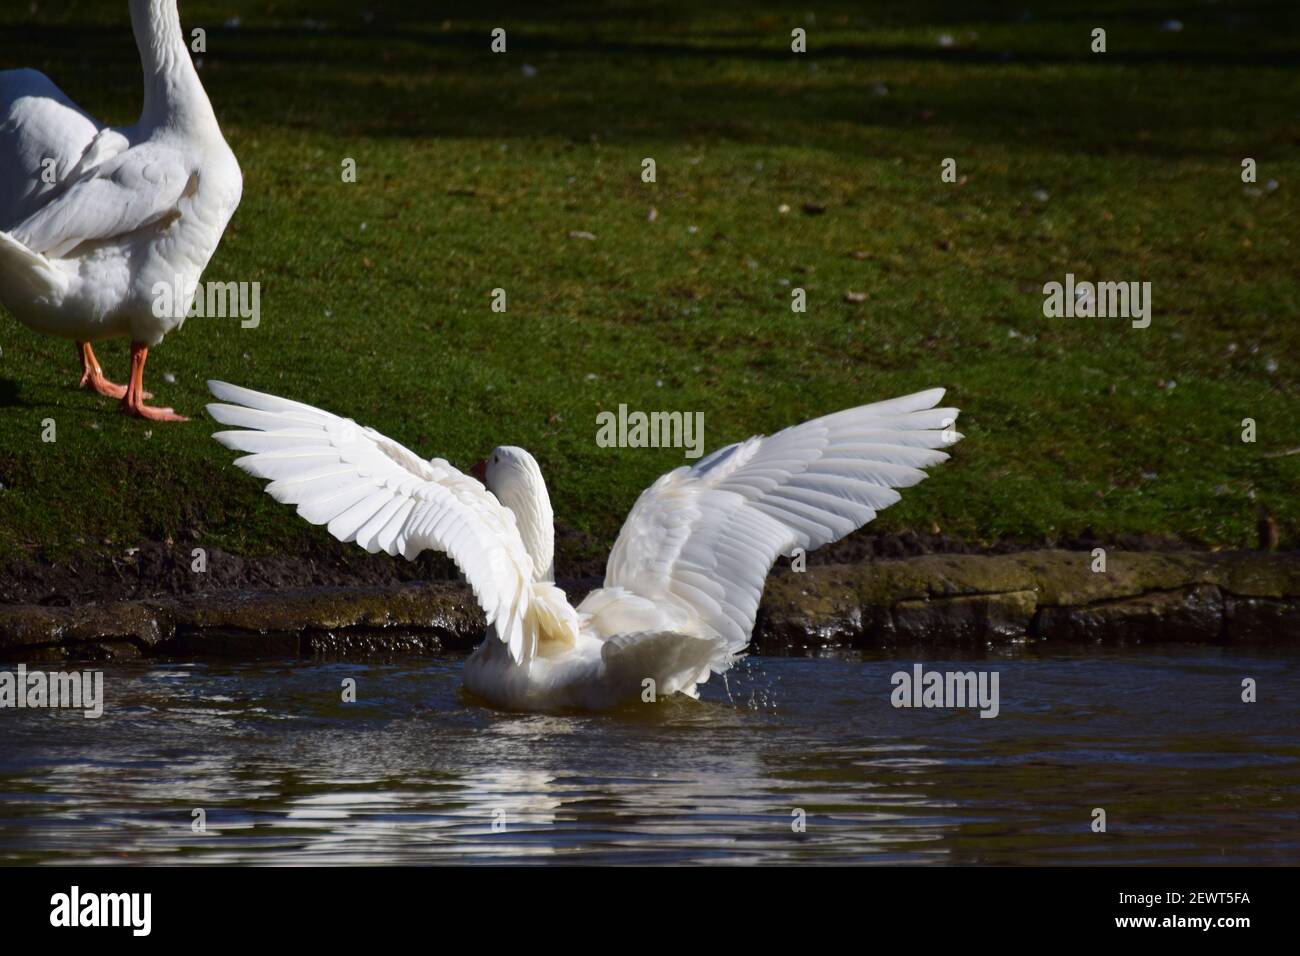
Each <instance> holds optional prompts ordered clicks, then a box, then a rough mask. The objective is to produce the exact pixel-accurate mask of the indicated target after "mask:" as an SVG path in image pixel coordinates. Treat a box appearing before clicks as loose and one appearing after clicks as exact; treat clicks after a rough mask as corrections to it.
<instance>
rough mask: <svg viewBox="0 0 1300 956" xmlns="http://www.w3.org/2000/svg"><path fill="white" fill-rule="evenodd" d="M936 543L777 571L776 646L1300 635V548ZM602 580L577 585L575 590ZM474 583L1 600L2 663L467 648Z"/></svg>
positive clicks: (769, 632)
mask: <svg viewBox="0 0 1300 956" xmlns="http://www.w3.org/2000/svg"><path fill="white" fill-rule="evenodd" d="M1092 564H1093V558H1092V555H1091V554H1090V553H1089V552H1086V551H1084V552H1080V551H1029V552H1022V553H1017V554H1005V555H967V554H936V555H925V556H921V557H914V558H902V559H897V560H884V561H881V560H877V561H871V562H868V563H862V564H855V565H820V566H812V567H810V568H809V569H808V570H807V571H805V572H801V573H796V572H793V571H790V570H785V571H781V572H776V573H774V574H773V575H772V576H771V577H770V578H769V579H768V582H767V588H766V591H765V592H764V596H763V603H762V606H761V607H760V608H759V614H758V622H757V624H756V626H755V629H754V650H756V651H757V652H758V653H761V654H787V653H803V652H806V651H808V650H812V649H817V648H822V647H834V646H838V647H871V648H886V649H888V648H892V647H900V648H901V647H924V646H926V645H934V646H943V645H954V644H956V645H968V646H981V645H986V644H997V643H1008V642H1012V641H1025V640H1028V641H1042V642H1075V643H1119V644H1122V643H1137V642H1158V641H1163V642H1169V641H1183V642H1197V643H1216V644H1240V643H1300V552H1292V553H1286V554H1265V553H1261V552H1223V553H1214V554H1205V553H1197V552H1175V553H1153V552H1122V551H1116V552H1111V553H1109V554H1108V555H1107V570H1106V571H1105V572H1094V571H1093V570H1092ZM598 583H599V582H597V581H594V580H585V581H581V582H562V584H565V585H567V587H566V590H567V591H568V592H569V594H570V596H571V598H573V599H574V600H575V602H576V600H577V599H579V598H580V597H581V596H582V595H583V594H585V593H586V591H587V590H589V589H590V588H591V587H593V586H595V585H597V584H598ZM483 628H484V621H483V615H482V612H480V611H479V609H478V607H477V605H476V604H475V603H474V601H473V598H472V596H471V595H470V593H469V591H468V589H467V588H466V587H464V586H463V585H460V584H456V583H446V582H431V583H425V584H409V585H404V586H401V587H355V588H291V589H280V590H274V591H234V592H232V591H219V592H212V593H207V594H190V595H185V596H176V597H157V598H142V599H136V600H129V601H119V602H103V603H94V604H86V605H82V606H77V607H45V606H34V605H11V606H0V659H4V660H25V661H50V660H65V659H69V660H70V659H92V660H95V659H97V660H106V659H125V658H135V657H153V656H158V657H170V658H196V657H226V658H249V659H252V658H268V657H275V658H284V657H315V656H331V657H349V656H361V655H367V654H372V653H377V652H378V653H393V652H415V653H426V654H431V653H432V654H437V653H444V652H464V651H468V650H469V649H470V648H472V647H473V646H474V645H476V644H477V643H478V642H479V641H480V640H481V639H482V634H483Z"/></svg>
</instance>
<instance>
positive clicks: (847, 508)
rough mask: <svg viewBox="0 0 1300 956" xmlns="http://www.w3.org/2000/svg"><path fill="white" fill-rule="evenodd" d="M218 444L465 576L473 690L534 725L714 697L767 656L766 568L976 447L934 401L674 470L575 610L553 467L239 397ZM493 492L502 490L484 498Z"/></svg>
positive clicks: (634, 515) (328, 516)
mask: <svg viewBox="0 0 1300 956" xmlns="http://www.w3.org/2000/svg"><path fill="white" fill-rule="evenodd" d="M208 387H209V388H210V389H211V390H212V394H213V395H215V396H216V397H217V398H218V399H221V401H222V402H224V403H227V404H213V405H209V406H208V412H209V413H210V414H211V415H212V417H213V418H215V419H216V420H217V421H218V422H221V423H222V424H224V425H232V426H236V427H237V428H240V429H246V430H239V431H221V432H217V433H216V434H215V435H214V436H213V437H214V438H216V439H217V441H219V442H221V444H223V445H225V446H226V447H227V448H232V449H236V450H238V451H243V452H247V453H248V454H246V455H245V456H244V457H242V458H238V459H236V461H235V464H236V465H238V466H239V467H240V468H242V469H244V470H245V471H247V472H248V473H249V474H251V475H254V476H256V477H258V478H267V479H270V481H271V483H270V484H268V485H267V486H266V491H267V493H268V494H270V495H271V496H272V497H273V498H275V499H276V500H277V501H281V502H285V503H288V504H295V505H297V506H298V513H299V514H300V515H302V517H304V518H306V519H307V520H308V521H310V522H311V523H312V524H323V525H326V526H327V527H328V529H329V532H330V533H331V534H332V535H334V536H335V537H336V538H338V539H339V540H340V541H355V542H356V543H357V544H359V545H361V546H362V547H363V548H365V549H366V550H367V551H369V552H371V553H372V554H373V553H375V552H377V551H386V552H387V553H388V554H391V555H397V554H401V555H403V556H405V557H406V558H407V559H408V560H413V559H414V558H415V556H416V555H418V554H419V553H420V552H422V551H424V550H426V549H430V548H432V549H436V550H439V551H445V552H446V553H447V554H449V555H450V556H451V558H452V559H453V560H454V561H455V562H456V565H457V566H458V567H459V568H460V570H461V572H462V573H463V574H464V575H465V577H466V579H467V580H468V581H469V584H470V587H471V588H473V591H474V595H475V597H476V598H477V599H478V602H479V604H480V605H481V606H482V607H483V610H484V611H485V612H486V614H487V620H488V636H487V639H486V640H485V641H484V642H483V643H482V644H481V645H479V647H478V648H477V649H476V650H475V651H474V653H473V655H472V656H471V657H470V659H469V661H468V662H467V663H466V665H465V686H466V687H467V688H468V689H469V690H470V691H471V692H473V693H475V694H477V695H479V696H480V697H483V698H485V699H486V700H488V701H489V702H490V703H492V704H495V705H497V706H501V707H507V708H512V709H519V710H554V709H563V708H603V707H609V706H612V705H614V704H617V703H620V702H622V701H628V700H635V699H637V698H638V697H639V695H640V694H641V693H642V690H643V681H644V680H646V679H647V678H649V679H651V680H653V681H654V682H655V685H654V686H655V690H656V694H658V695H661V696H667V695H670V694H673V693H683V694H689V695H690V696H692V697H694V696H695V695H696V685H698V684H700V683H702V682H703V681H705V680H707V679H708V677H709V675H710V674H711V673H712V674H718V673H721V672H722V671H724V670H726V669H727V668H728V667H730V666H731V664H732V663H734V662H735V661H736V660H737V659H738V658H739V657H740V655H741V653H742V652H743V651H744V649H745V646H746V645H747V644H748V643H749V637H750V632H751V630H752V629H753V626H754V616H755V614H756V613H757V611H758V602H759V599H760V598H761V597H762V594H763V583H764V581H765V580H766V578H767V572H768V570H769V569H770V568H771V567H772V564H773V563H774V562H775V561H776V559H777V557H778V556H779V555H783V554H784V555H788V554H790V553H791V551H793V550H794V549H795V548H803V549H804V550H805V551H811V550H813V549H814V548H819V547H821V546H822V545H824V544H828V543H830V542H832V541H838V540H839V539H840V538H842V537H844V536H845V535H847V534H849V533H850V532H852V531H854V530H856V529H858V528H860V527H862V526H863V525H864V524H866V523H867V522H868V521H870V520H871V519H872V518H874V517H875V515H876V512H877V511H879V510H880V509H881V508H885V507H888V506H889V505H891V504H893V503H894V502H895V501H897V500H898V499H899V494H898V492H897V491H895V490H894V489H895V488H905V487H908V486H910V485H914V484H916V483H917V482H918V481H920V480H921V479H922V478H924V477H925V472H923V471H921V469H922V468H924V467H926V466H929V465H935V464H938V463H939V462H941V461H944V460H945V459H946V458H947V457H948V456H947V454H945V453H944V452H942V451H938V450H937V449H939V448H940V447H942V446H944V445H948V444H951V443H953V442H955V441H957V440H958V439H960V438H961V436H960V435H959V434H957V433H956V432H955V431H953V430H952V426H953V424H954V423H955V421H956V418H957V410H956V409H953V408H936V407H935V406H936V405H937V404H938V403H939V401H940V399H942V398H943V389H939V388H936V389H931V390H929V391H926V392H918V393H916V394H915V395H908V396H905V397H903V398H895V399H892V400H890V401H887V402H877V403H876V404H874V405H863V406H862V407H860V408H852V409H849V410H847V411H843V412H837V413H835V414H833V415H827V416H825V417H823V418H816V419H813V420H812V421H809V422H805V423H803V424H802V425H796V426H794V427H792V428H787V429H785V430H784V431H780V432H777V433H776V434H775V435H771V436H769V437H761V436H758V437H754V438H750V439H748V440H747V441H743V442H739V443H737V444H734V445H728V446H727V447H726V448H723V449H721V450H720V451H717V452H714V453H713V454H711V455H709V456H707V457H705V458H702V459H700V460H699V461H698V462H697V463H696V464H695V465H693V466H691V467H685V466H683V467H681V468H677V469H675V470H673V471H670V472H669V473H668V474H666V475H664V476H663V477H662V478H660V479H659V480H658V481H656V482H655V483H654V484H653V485H651V486H650V487H649V488H648V489H647V490H646V491H645V492H643V493H642V495H641V497H640V499H639V500H638V501H637V503H636V505H635V506H634V507H633V508H632V512H631V514H629V515H628V518H627V521H626V522H625V523H624V525H623V530H622V531H621V532H620V533H619V536H618V541H617V542H616V543H615V545H614V550H613V553H611V554H610V557H609V564H608V566H607V568H606V571H605V584H604V587H602V588H600V589H598V590H595V591H593V592H591V593H590V594H589V595H587V597H586V599H585V600H583V602H582V603H581V604H579V605H578V607H577V608H576V609H575V608H574V607H572V606H571V605H570V604H569V602H568V600H567V598H566V597H565V595H564V592H563V591H561V590H560V589H559V588H557V587H556V586H555V584H554V583H553V578H552V573H551V568H552V566H553V559H554V528H553V524H552V521H553V516H552V512H551V502H550V498H549V496H548V495H547V492H546V483H545V482H544V481H543V480H542V473H541V469H539V468H538V466H537V462H536V461H535V460H534V459H533V457H532V456H531V455H530V454H528V452H526V451H524V450H523V449H522V448H514V447H510V446H502V447H499V448H496V449H495V450H493V452H492V454H491V456H490V457H489V458H488V459H487V460H486V461H483V462H479V464H478V465H476V466H475V474H476V475H478V476H480V477H481V478H482V479H483V483H480V482H479V481H478V480H476V479H475V478H472V477H470V476H468V475H465V474H462V473H461V472H459V471H457V470H456V469H455V468H454V467H452V466H451V465H450V464H448V463H447V462H446V461H444V460H442V459H440V458H435V459H433V460H432V461H425V460H423V459H422V458H420V457H419V456H418V455H416V454H414V453H413V452H411V451H409V450H408V449H406V448H404V447H402V446H401V445H399V444H398V443H397V442H395V441H393V440H392V439H389V438H385V437H384V436H383V435H381V434H379V432H377V431H375V430H374V429H372V428H364V427H362V426H359V425H357V424H356V422H354V421H352V420H350V419H345V418H339V417H338V416H336V415H331V414H330V413H329V412H326V411H321V410H320V409H318V408H313V407H311V406H310V405H303V404H300V403H298V402H292V401H289V400H288V399H284V398H276V397H275V396H273V395H266V394H263V393H261V392H254V391H251V390H249V389H246V388H239V387H237V386H235V385H228V384H226V383H224V382H209V383H208ZM485 485H486V487H485Z"/></svg>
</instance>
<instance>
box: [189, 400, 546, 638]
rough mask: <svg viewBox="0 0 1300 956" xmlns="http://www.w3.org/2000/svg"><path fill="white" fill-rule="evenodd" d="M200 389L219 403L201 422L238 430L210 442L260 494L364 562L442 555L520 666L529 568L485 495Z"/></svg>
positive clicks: (512, 532)
mask: <svg viewBox="0 0 1300 956" xmlns="http://www.w3.org/2000/svg"><path fill="white" fill-rule="evenodd" d="M208 387H209V388H210V389H211V391H212V394H213V395H215V396H216V397H217V398H218V399H219V400H220V403H214V404H211V405H209V406H208V412H209V414H211V415H212V417H213V418H214V419H216V420H217V421H218V422H220V423H221V424H223V425H231V426H235V427H236V428H239V429H244V430H237V431H220V432H217V433H216V434H215V435H213V437H214V438H216V439H217V440H218V441H219V442H221V443H222V444H223V445H225V446H226V447H227V448H232V449H235V450H238V451H242V452H247V453H248V454H246V455H244V456H243V457H241V458H237V459H235V464H236V465H237V466H238V467H239V468H241V469H243V470H244V471H246V472H248V473H249V474H251V475H254V476H255V477H258V478H264V479H270V483H269V484H267V486H266V489H265V490H266V491H267V493H268V494H270V495H271V496H272V497H273V498H275V499H276V500H277V501H280V502H283V503H285V504H292V505H296V506H297V509H298V513H299V514H300V515H302V517H303V518H304V519H306V520H307V521H309V522H311V523H312V524H319V525H325V527H326V528H327V530H328V531H329V532H330V534H332V535H334V536H335V537H336V538H338V539H339V540H340V541H345V542H348V541H355V542H356V543H357V544H358V545H360V546H361V547H363V548H365V549H366V550H367V551H370V552H371V553H374V552H377V551H385V552H387V553H388V554H390V555H398V554H401V555H402V556H404V557H405V558H407V559H408V560H414V559H415V557H416V556H417V555H419V554H420V553H421V552H423V551H426V550H430V549H435V550H439V551H444V552H446V553H447V554H448V555H449V556H450V557H451V559H452V560H453V561H454V562H455V563H456V566H457V567H458V568H460V570H461V573H462V574H464V575H465V578H466V580H467V581H468V582H469V585H470V587H471V588H472V589H473V591H474V596H475V599H476V600H477V601H478V603H479V605H480V606H481V607H482V608H483V611H484V613H485V614H486V615H487V618H488V624H489V626H490V627H491V628H492V630H493V632H494V634H495V635H496V637H497V638H498V639H499V640H501V641H502V642H503V643H504V644H506V645H507V646H508V647H509V648H510V653H511V654H512V655H513V656H514V658H515V660H516V661H517V662H519V663H523V662H525V661H526V660H527V659H528V655H529V651H530V649H531V645H530V644H529V643H527V642H525V640H524V626H525V622H524V616H525V614H526V612H527V610H528V607H529V601H530V599H531V581H532V572H533V568H532V559H531V558H530V557H529V556H528V552H527V551H526V550H525V548H524V544H523V541H522V540H521V538H520V537H519V531H518V529H517V528H516V527H515V519H514V515H513V514H512V513H511V512H510V511H509V510H508V509H506V508H505V507H503V506H502V505H501V503H500V502H499V501H497V499H496V498H495V497H494V496H493V495H492V494H491V493H490V492H488V490H487V489H486V488H484V487H483V485H481V484H480V483H479V482H478V481H477V480H475V479H474V478H472V477H470V476H468V475H465V474H462V473H461V472H460V471H458V470H456V469H455V468H453V467H452V466H451V465H450V464H448V463H447V462H446V461H444V460H442V459H434V460H433V461H424V460H423V459H421V458H420V457H419V456H418V455H416V454H415V453H414V452H412V451H410V450H409V449H407V448H405V447H403V446H402V445H400V444H398V443H397V442H395V441H393V440H392V439H390V438H386V437H385V436H383V435H382V434H380V433H379V432H377V431H375V430H374V429H373V428H363V427H361V426H358V425H357V424H356V423H355V422H353V421H351V420H350V419H345V418H340V417H338V416H337V415H332V414H331V413H329V412H326V411H322V410H321V409H318V408H313V407H312V406H310V405H304V404H301V403H299V402H293V401H290V400H288V399H283V398H278V397H276V396H274V395H266V394H264V393H262V392H255V391H253V390H251V389H246V388H240V387H238V386H235V385H229V384H226V383H225V382H209V383H208Z"/></svg>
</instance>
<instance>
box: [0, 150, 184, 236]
mask: <svg viewBox="0 0 1300 956" xmlns="http://www.w3.org/2000/svg"><path fill="white" fill-rule="evenodd" d="M114 142H115V141H113V140H112V139H111V138H99V139H97V143H99V144H100V145H98V146H96V145H95V144H92V148H91V149H88V150H87V156H86V159H87V162H86V163H85V164H83V165H82V169H83V170H84V171H83V172H82V174H81V178H80V179H77V180H76V181H74V182H72V183H71V184H70V185H69V186H68V187H67V189H65V190H64V191H63V192H62V193H60V194H59V195H57V196H55V197H54V198H53V199H51V200H50V201H49V202H48V203H46V204H45V205H44V206H42V207H41V208H40V209H38V210H37V211H36V212H34V213H32V214H31V215H30V216H28V217H27V218H26V219H24V220H23V221H22V222H20V223H18V225H17V226H15V227H14V228H13V229H11V230H9V232H10V234H11V235H12V236H13V237H14V238H15V239H17V240H18V241H19V242H21V243H22V244H23V245H25V246H26V247H27V248H28V249H30V250H32V251H33V252H39V253H41V254H42V255H45V256H49V257H51V258H59V257H61V256H65V255H67V254H68V253H69V252H71V251H72V250H73V249H75V248H77V246H79V245H81V244H82V243H85V242H94V241H95V240H100V239H109V238H112V237H114V236H124V235H127V234H128V233H132V232H135V231H136V230H137V229H141V228H143V227H145V226H149V225H152V224H154V223H157V222H159V221H161V220H163V219H165V218H166V217H168V216H174V215H179V213H180V209H179V207H180V201H181V198H182V197H183V196H184V195H185V194H186V193H187V192H189V191H191V190H192V184H191V180H192V178H193V177H192V173H191V170H190V164H189V163H188V162H186V160H185V156H184V155H183V154H182V153H181V152H180V151H179V150H176V149H172V148H171V147H167V146H158V145H156V144H152V143H145V144H143V145H140V146H136V147H133V148H131V149H128V150H126V151H124V152H121V153H117V154H116V155H109V156H108V158H105V153H107V152H108V151H111V150H112V149H113V148H114ZM86 166H89V168H86Z"/></svg>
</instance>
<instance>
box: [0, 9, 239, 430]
mask: <svg viewBox="0 0 1300 956" xmlns="http://www.w3.org/2000/svg"><path fill="white" fill-rule="evenodd" d="M130 8H131V27H132V29H133V30H134V32H135V39H136V45H137V46H138V47H139V49H140V61H141V65H142V67H143V69H144V109H143V110H142V112H141V114H140V121H139V122H138V123H136V124H135V125H134V126H129V127H125V128H122V129H113V128H110V127H107V126H104V125H103V124H101V123H99V122H97V121H96V120H94V119H93V118H92V117H90V116H89V115H87V114H86V113H85V112H84V111H83V110H82V109H80V108H79V107H78V106H77V105H76V104H75V103H73V102H72V101H71V100H70V99H68V97H67V96H65V95H64V94H63V92H62V91H61V90H60V89H59V88H58V87H57V86H55V85H54V84H53V83H52V82H51V81H50V80H49V79H48V78H47V77H46V76H45V75H44V74H42V73H38V72H37V71H35V70H10V71H7V72H3V73H0V302H2V303H3V304H4V305H5V306H7V307H8V309H9V311H10V312H12V313H13V314H14V315H15V316H16V317H17V318H18V319H19V321H21V322H22V323H23V324H24V325H27V326H29V327H31V328H33V329H35V330H36V331H38V332H44V333H46V334H48V335H57V336H62V337H64V338H70V339H73V340H74V341H75V342H76V346H77V351H78V353H79V355H80V357H81V362H82V376H81V385H82V386H83V387H87V388H91V389H93V390H95V391H96V392H98V393H99V394H101V395H106V396H109V397H111V398H120V399H121V400H122V410H123V411H125V412H128V413H129V414H132V415H137V416H139V417H141V418H148V419H152V420H154V421H185V418H184V417H183V416H181V415H177V414H175V413H174V412H173V411H172V410H171V409H170V408H154V407H150V406H148V405H146V404H145V399H146V398H148V397H149V395H148V393H147V392H145V390H144V384H143V380H144V365H145V360H146V359H147V357H148V354H149V349H150V348H151V347H152V346H155V345H157V344H158V343H159V342H161V341H162V339H163V336H165V335H166V334H167V333H168V332H170V331H171V330H172V329H174V328H176V327H178V326H179V325H180V324H181V323H182V322H184V320H185V313H186V312H187V311H188V309H189V306H190V302H191V301H192V298H193V291H194V289H195V288H196V287H197V285H198V281H199V278H200V276H201V275H202V274H203V270H204V268H206V266H207V264H208V260H209V259H210V258H211V257H212V253H213V252H215V251H216V248H217V244H218V242H220V240H221V235H222V233H223V232H225V229H226V224H227V223H228V222H229V221H230V217H231V215H232V214H233V213H234V211H235V207H236V206H238V205H239V199H240V195H241V194H242V191H243V177H242V176H241V175H240V172H239V163H238V162H236V160H235V155H234V153H232V152H231V151H230V147H228V146H227V145H226V141H225V140H224V139H223V138H222V136H221V129H220V128H219V127H218V126H217V118H216V116H215V115H214V114H213V112H212V105H211V104H210V103H209V102H208V97H207V94H206V93H204V91H203V86H202V84H201V83H200V82H199V77H198V74H197V73H196V72H195V69H194V65H193V63H192V62H191V61H190V55H189V49H188V48H187V47H186V45H185V38H184V35H183V33H182V32H181V22H180V15H179V14H178V13H177V10H176V0H130ZM159 284H162V286H165V287H166V288H168V289H180V290H182V294H181V295H180V296H178V297H175V296H174V297H172V298H173V299H177V300H179V301H172V302H171V307H170V308H169V309H168V308H159V309H155V303H156V302H164V301H165V299H162V298H160V296H159V295H158V294H156V291H155V290H156V289H157V288H158V287H159ZM158 312H161V313H162V314H161V315H160V314H158ZM121 336H129V337H130V340H131V376H130V380H129V382H128V384H127V385H126V386H125V387H123V386H121V385H115V384H113V383H112V382H110V381H108V380H107V379H106V378H105V377H104V373H103V370H102V369H101V368H100V366H99V362H98V361H97V360H96V358H95V353H94V351H93V350H92V348H91V343H92V342H98V341H101V340H104V339H108V338H117V337H121Z"/></svg>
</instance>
